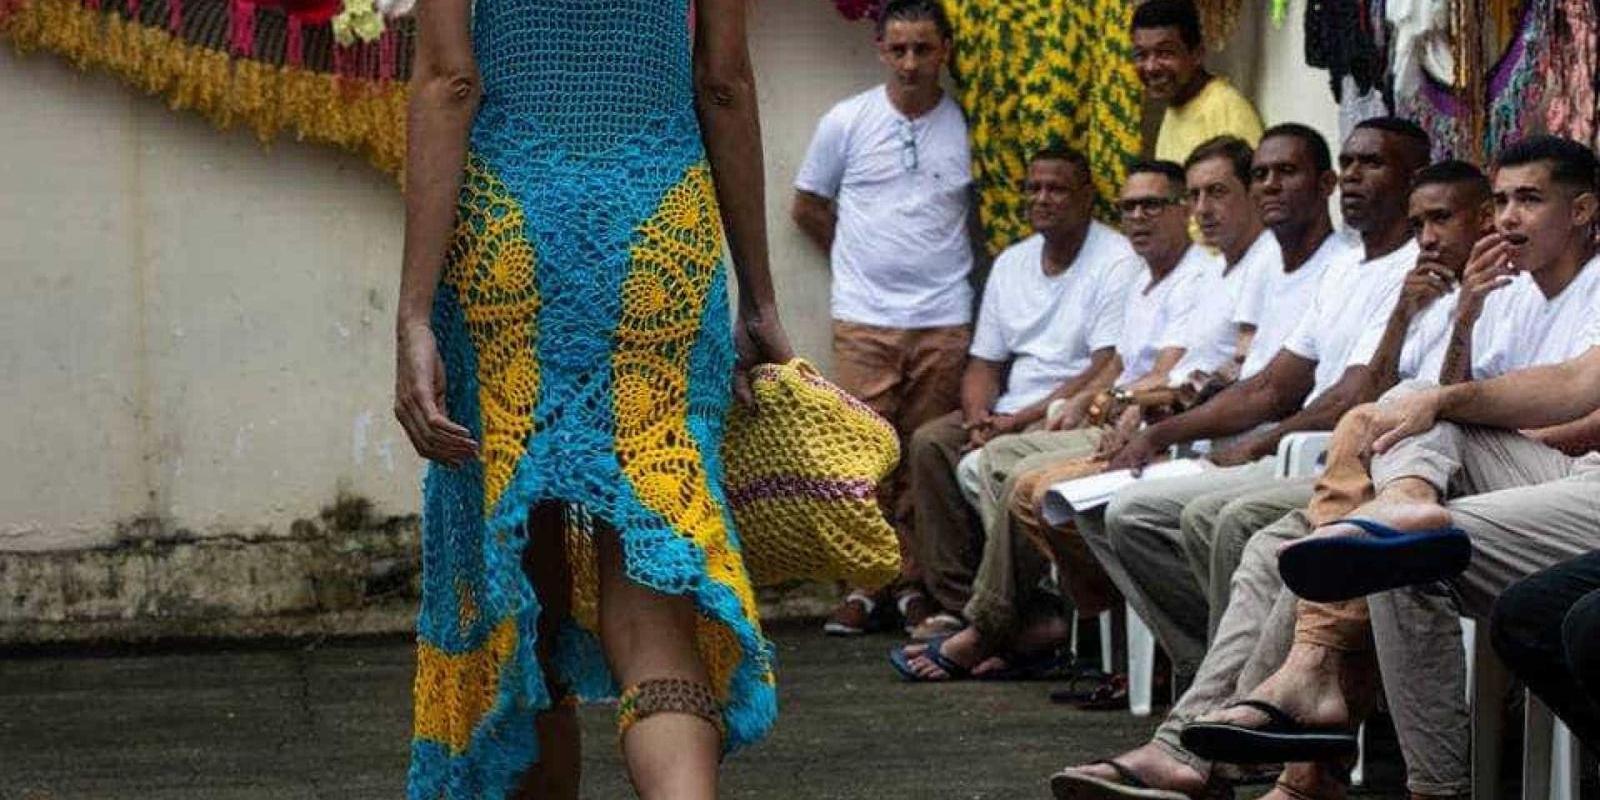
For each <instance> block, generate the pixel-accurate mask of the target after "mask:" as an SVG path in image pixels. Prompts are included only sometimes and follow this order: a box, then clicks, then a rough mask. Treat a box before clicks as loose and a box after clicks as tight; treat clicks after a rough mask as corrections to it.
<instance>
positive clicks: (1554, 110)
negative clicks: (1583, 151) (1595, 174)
mask: <svg viewBox="0 0 1600 800" xmlns="http://www.w3.org/2000/svg"><path fill="white" fill-rule="evenodd" d="M1547 30H1548V31H1549V35H1550V42H1551V43H1550V45H1549V46H1547V47H1546V48H1545V54H1544V61H1543V62H1542V63H1541V64H1540V65H1539V74H1540V75H1542V76H1544V78H1545V80H1546V81H1548V82H1549V86H1548V89H1547V90H1546V96H1547V97H1548V98H1549V102H1548V104H1547V105H1546V107H1545V116H1544V124H1545V129H1546V130H1548V131H1549V132H1551V133H1556V134H1560V135H1562V136H1566V137H1568V138H1570V139H1576V140H1577V141H1580V142H1584V143H1586V144H1590V143H1593V144H1600V124H1597V122H1600V119H1597V117H1600V99H1597V96H1600V91H1597V90H1600V53H1597V50H1600V8H1597V7H1596V3H1595V0H1555V2H1553V3H1552V4H1551V8H1550V24H1549V28H1547Z"/></svg>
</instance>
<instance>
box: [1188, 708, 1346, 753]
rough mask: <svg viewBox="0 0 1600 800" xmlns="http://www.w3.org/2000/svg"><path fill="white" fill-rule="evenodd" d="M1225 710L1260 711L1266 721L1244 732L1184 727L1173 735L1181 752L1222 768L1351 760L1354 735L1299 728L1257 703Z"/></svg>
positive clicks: (1223, 726) (1220, 726)
mask: <svg viewBox="0 0 1600 800" xmlns="http://www.w3.org/2000/svg"><path fill="white" fill-rule="evenodd" d="M1229 707H1230V708H1233V707H1244V708H1253V709H1255V710H1257V711H1260V712H1261V713H1263V714H1265V715H1267V724H1266V725H1263V726H1261V727H1259V728H1247V727H1245V726H1243V725H1234V724H1232V723H1225V722H1194V723H1190V724H1189V725H1186V726H1184V729H1183V732H1182V733H1180V734H1179V735H1178V738H1179V740H1180V741H1181V742H1183V748H1184V749H1185V750H1188V751H1189V752H1191V753H1194V754H1195V755H1197V756H1200V757H1201V758H1204V759H1209V760H1211V761H1220V762H1222V763H1224V764H1295V763H1302V762H1319V763H1328V762H1333V763H1337V762H1339V761H1342V760H1343V759H1347V758H1354V757H1355V755H1356V750H1357V748H1358V743H1357V742H1356V734H1355V732H1354V731H1351V730H1348V729H1346V728H1317V727H1311V726H1308V725H1304V724H1301V723H1300V722H1297V721H1296V720H1295V719H1294V718H1293V717H1291V716H1289V715H1288V714H1285V713H1284V712H1283V709H1281V708H1278V707H1277V706H1275V705H1273V704H1271V703H1267V702H1264V701H1261V700H1240V701H1238V702H1236V703H1232V704H1230V705H1229Z"/></svg>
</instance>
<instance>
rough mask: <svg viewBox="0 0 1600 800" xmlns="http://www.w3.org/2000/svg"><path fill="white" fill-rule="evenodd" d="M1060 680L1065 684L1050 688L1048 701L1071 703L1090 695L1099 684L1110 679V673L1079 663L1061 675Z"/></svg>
mask: <svg viewBox="0 0 1600 800" xmlns="http://www.w3.org/2000/svg"><path fill="white" fill-rule="evenodd" d="M1060 680H1062V681H1065V682H1066V685H1065V686H1062V687H1061V688H1059V689H1052V690H1050V702H1052V703H1056V704H1058V705H1071V704H1074V703H1081V702H1083V701H1084V700H1087V699H1089V698H1090V697H1092V696H1093V695H1094V693H1095V692H1096V691H1098V690H1099V689H1100V687H1101V685H1103V684H1105V683H1106V682H1107V681H1109V680H1111V673H1108V672H1104V671H1102V670H1101V669H1100V668H1099V667H1095V666H1089V665H1080V666H1078V667H1076V668H1073V669H1071V670H1069V671H1068V672H1067V673H1066V674H1065V675H1062V676H1061V677H1060Z"/></svg>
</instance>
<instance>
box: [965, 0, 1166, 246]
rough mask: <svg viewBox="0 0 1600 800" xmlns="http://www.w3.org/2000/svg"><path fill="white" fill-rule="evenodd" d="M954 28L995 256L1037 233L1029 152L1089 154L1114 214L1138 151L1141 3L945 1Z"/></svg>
mask: <svg viewBox="0 0 1600 800" xmlns="http://www.w3.org/2000/svg"><path fill="white" fill-rule="evenodd" d="M945 7H946V9H947V10H948V12H949V14H950V19H951V22H952V24H953V25H954V26H955V29H956V52H955V64H954V73H955V79H956V83H957V85H958V87H959V88H958V91H957V100H958V101H959V102H960V104H961V106H962V108H963V109H965V110H966V113H967V124H968V126H969V127H970V130H971V137H972V160H973V177H974V179H975V180H976V182H977V186H978V192H979V197H978V210H979V217H980V219H981V221H982V223H983V227H984V234H985V237H986V240H987V242H988V247H989V250H990V251H991V252H999V251H1000V250H1001V249H1003V248H1004V247H1006V246H1007V245H1009V244H1011V243H1012V242H1015V241H1017V240H1019V239H1021V238H1023V237H1024V236H1026V235H1027V234H1028V233H1029V229H1028V223H1027V220H1026V219H1025V218H1024V215H1023V213H1022V212H1023V208H1022V194H1021V191H1020V188H1021V182H1022V179H1023V177H1024V175H1025V173H1026V166H1027V160H1028V156H1029V154H1030V153H1032V152H1034V151H1036V150H1039V149H1042V148H1044V147H1046V146H1048V145H1056V144H1058V145H1065V146H1068V147H1072V148H1075V149H1077V150H1079V151H1081V152H1082V153H1083V154H1084V155H1085V156H1087V157H1088V158H1089V163H1090V164H1091V165H1092V166H1093V172H1094V183H1095V189H1096V193H1097V195H1098V197H1097V207H1098V209H1099V210H1100V211H1101V212H1102V213H1104V212H1107V211H1109V208H1110V205H1109V204H1110V201H1111V198H1113V197H1114V196H1115V194H1116V192H1117V191H1118V190H1119V188H1120V187H1121V184H1122V178H1123V175H1124V174H1125V170H1126V167H1127V164H1128V162H1129V160H1131V159H1132V158H1134V157H1136V156H1137V155H1138V153H1139V146H1140V129H1139V125H1140V115H1141V114H1142V110H1143V107H1142V105H1141V97H1142V94H1141V89H1140V87H1139V80H1138V76H1137V75H1135V74H1134V71H1133V64H1132V60H1131V59H1130V57H1129V52H1130V49H1131V47H1130V45H1129V41H1128V26H1129V24H1130V23H1131V22H1132V17H1133V7H1134V0H1073V2H1059V0H945Z"/></svg>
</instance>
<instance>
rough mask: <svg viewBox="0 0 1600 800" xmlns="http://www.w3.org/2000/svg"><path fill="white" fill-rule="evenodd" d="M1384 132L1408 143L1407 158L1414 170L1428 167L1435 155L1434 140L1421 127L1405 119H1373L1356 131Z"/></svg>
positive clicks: (1358, 126) (1358, 127)
mask: <svg viewBox="0 0 1600 800" xmlns="http://www.w3.org/2000/svg"><path fill="white" fill-rule="evenodd" d="M1363 128H1365V129H1368V130H1375V131H1383V132H1384V133H1392V134H1394V135H1396V136H1399V137H1400V138H1402V139H1404V140H1405V141H1406V144H1408V145H1409V147H1408V148H1407V150H1408V151H1409V152H1407V153H1406V157H1407V158H1409V159H1411V163H1412V164H1413V165H1414V166H1413V167H1412V169H1421V168H1422V167H1424V166H1427V164H1428V160H1429V159H1430V158H1432V154H1433V139H1431V138H1429V136H1428V132H1427V131H1425V130H1423V129H1422V126H1421V125H1418V124H1417V123H1415V122H1412V121H1411V120H1409V119H1406V118H1404V117H1372V118H1370V119H1364V120H1362V121H1360V122H1358V123H1356V127H1355V130H1358V131H1359V130H1361V129H1363Z"/></svg>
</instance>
